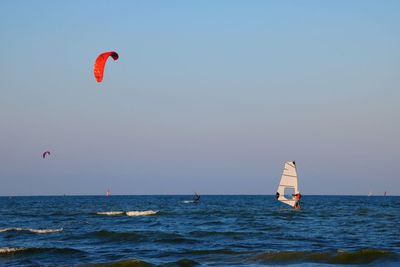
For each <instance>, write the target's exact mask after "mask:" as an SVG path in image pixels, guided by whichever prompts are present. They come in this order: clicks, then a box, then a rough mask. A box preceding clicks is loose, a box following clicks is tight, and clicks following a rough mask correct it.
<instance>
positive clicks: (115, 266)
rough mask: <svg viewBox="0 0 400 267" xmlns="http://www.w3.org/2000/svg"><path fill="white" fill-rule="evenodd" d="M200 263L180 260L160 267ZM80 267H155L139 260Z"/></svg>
mask: <svg viewBox="0 0 400 267" xmlns="http://www.w3.org/2000/svg"><path fill="white" fill-rule="evenodd" d="M198 265H200V263H198V262H196V261H194V260H190V259H180V260H177V261H174V262H168V263H162V264H160V265H157V266H160V267H172V266H174V267H175V266H182V267H192V266H198ZM79 266H80V267H100V266H106V267H122V266H129V267H151V266H155V265H153V264H151V263H148V262H145V261H142V260H138V259H129V260H121V261H114V262H107V263H94V264H84V265H79Z"/></svg>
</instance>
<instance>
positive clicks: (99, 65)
mask: <svg viewBox="0 0 400 267" xmlns="http://www.w3.org/2000/svg"><path fill="white" fill-rule="evenodd" d="M110 56H111V57H112V58H113V59H114V60H117V59H118V58H119V56H118V54H117V52H114V51H111V52H105V53H102V54H100V55H99V56H98V57H97V59H96V62H95V63H94V68H93V72H94V77H95V78H96V81H97V82H98V83H99V82H101V81H102V80H103V74H104V66H105V64H106V61H107V59H108V58H109V57H110Z"/></svg>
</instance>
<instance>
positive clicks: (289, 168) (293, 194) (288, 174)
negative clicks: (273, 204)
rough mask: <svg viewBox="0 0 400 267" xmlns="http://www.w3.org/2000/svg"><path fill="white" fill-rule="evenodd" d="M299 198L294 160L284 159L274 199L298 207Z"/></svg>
mask: <svg viewBox="0 0 400 267" xmlns="http://www.w3.org/2000/svg"><path fill="white" fill-rule="evenodd" d="M300 198H301V195H300V191H299V187H298V181H297V170H296V163H295V162H294V161H286V162H285V167H284V169H283V173H282V176H281V181H280V183H279V186H278V190H277V192H276V199H277V200H278V201H280V202H282V203H285V204H287V205H289V206H291V207H293V208H300Z"/></svg>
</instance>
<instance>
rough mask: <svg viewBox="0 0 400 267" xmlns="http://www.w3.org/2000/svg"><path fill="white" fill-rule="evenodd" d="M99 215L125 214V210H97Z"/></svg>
mask: <svg viewBox="0 0 400 267" xmlns="http://www.w3.org/2000/svg"><path fill="white" fill-rule="evenodd" d="M96 214H97V215H108V216H117V215H124V214H125V212H124V211H99V212H96Z"/></svg>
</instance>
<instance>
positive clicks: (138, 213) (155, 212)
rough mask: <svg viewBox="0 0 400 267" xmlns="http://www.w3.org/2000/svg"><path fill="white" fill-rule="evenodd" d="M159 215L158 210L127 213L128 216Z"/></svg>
mask: <svg viewBox="0 0 400 267" xmlns="http://www.w3.org/2000/svg"><path fill="white" fill-rule="evenodd" d="M157 213H158V210H145V211H127V212H126V215H128V216H147V215H155V214H157Z"/></svg>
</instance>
